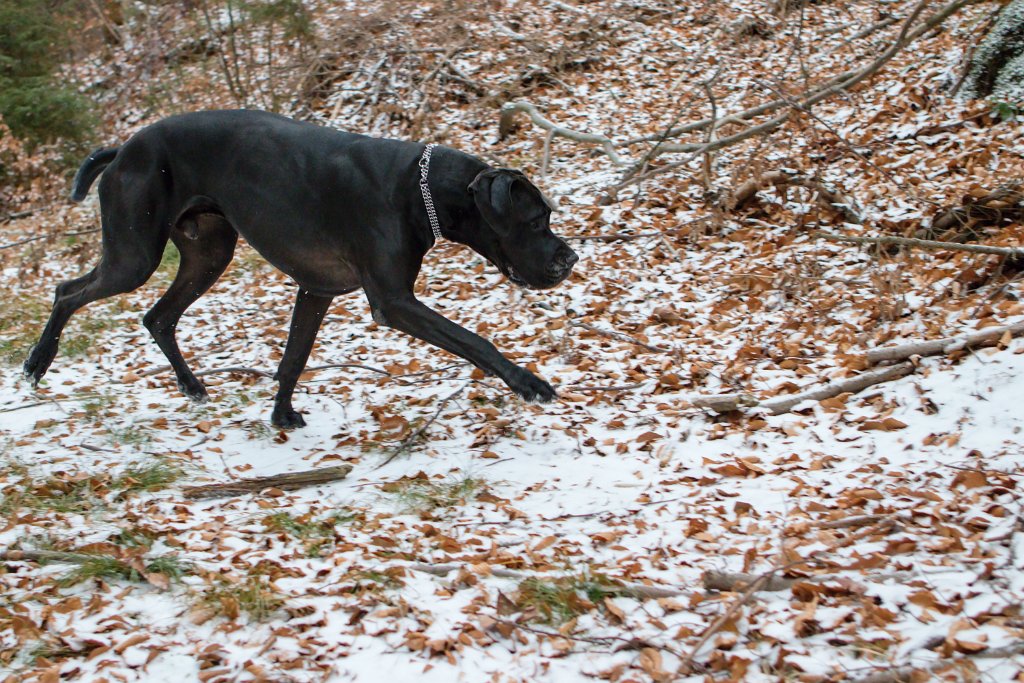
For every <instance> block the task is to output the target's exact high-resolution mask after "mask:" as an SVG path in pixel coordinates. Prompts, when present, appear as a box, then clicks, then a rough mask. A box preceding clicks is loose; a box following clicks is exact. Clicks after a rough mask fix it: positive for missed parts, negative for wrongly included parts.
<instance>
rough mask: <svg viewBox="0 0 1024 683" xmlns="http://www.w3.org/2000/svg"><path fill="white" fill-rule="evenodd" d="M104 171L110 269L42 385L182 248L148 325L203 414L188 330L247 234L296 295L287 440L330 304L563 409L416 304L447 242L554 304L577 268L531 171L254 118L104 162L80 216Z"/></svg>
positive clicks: (48, 340) (67, 293)
mask: <svg viewBox="0 0 1024 683" xmlns="http://www.w3.org/2000/svg"><path fill="white" fill-rule="evenodd" d="M104 168H106V173H104V174H103V178H102V179H101V180H100V186H99V197H100V209H101V213H102V223H103V255H102V257H101V259H100V262H99V265H97V266H96V267H95V268H94V269H93V270H92V271H91V272H90V273H88V274H86V275H84V276H82V277H80V278H77V279H74V280H69V281H67V282H64V283H61V284H60V285H59V286H58V287H57V292H56V297H55V300H54V305H53V310H52V312H51V313H50V319H49V321H48V322H47V323H46V327H45V329H44V330H43V333H42V336H41V337H40V340H39V343H38V344H37V345H36V346H35V347H34V348H33V349H32V353H31V354H30V355H29V358H28V360H26V361H25V373H26V375H27V376H28V377H29V378H30V379H31V380H32V381H33V383H38V382H39V380H40V378H42V376H43V374H44V373H46V370H47V368H49V366H50V363H52V362H53V359H54V356H55V355H56V353H57V344H58V342H59V340H60V335H61V331H62V330H63V329H64V326H65V325H66V324H67V322H68V319H69V318H70V317H71V316H72V314H74V312H75V311H77V310H78V309H79V308H81V307H82V306H85V305H86V304H88V303H91V302H93V301H97V300H99V299H103V298H105V297H109V296H113V295H115V294H120V293H123V292H129V291H132V290H134V289H136V288H137V287H140V286H141V285H142V284H143V283H145V282H146V280H148V279H149V277H150V275H152V274H153V271H154V270H155V269H156V267H157V265H158V264H159V263H160V258H161V255H162V253H163V250H164V245H165V244H166V242H167V240H168V238H170V239H171V240H172V241H173V242H174V244H175V245H177V247H178V250H179V251H180V252H181V265H180V266H179V268H178V273H177V276H176V277H175V278H174V282H173V283H172V284H171V286H170V288H169V289H168V290H167V292H166V293H165V294H164V295H163V297H162V298H161V299H160V300H159V301H158V302H157V303H156V305H155V306H153V308H152V309H151V310H150V311H149V312H148V313H147V314H146V316H145V318H144V319H143V322H144V324H145V326H146V327H147V328H148V329H149V331H150V333H152V335H153V337H154V338H155V339H156V342H157V344H159V346H160V348H161V350H163V352H164V354H165V355H166V356H167V360H169V361H170V363H171V366H172V367H173V368H174V372H175V374H176V375H177V378H178V386H179V388H180V389H181V391H182V392H183V393H185V394H186V395H187V396H189V397H190V398H192V399H195V400H198V401H202V400H205V398H206V396H207V394H206V388H205V387H204V386H203V383H202V382H201V381H199V379H197V378H196V376H195V375H194V374H192V371H191V370H190V369H189V367H188V365H187V364H186V363H185V359H184V358H183V357H182V355H181V352H180V351H179V350H178V345H177V342H176V341H175V338H174V332H175V327H176V326H177V324H178V319H179V318H180V317H181V314H182V313H183V312H184V311H185V309H186V308H188V307H189V306H190V305H191V304H192V303H193V302H194V301H196V299H198V298H199V297H200V296H201V295H202V294H203V292H205V291H206V290H207V289H209V288H210V287H211V286H212V285H213V283H214V282H216V281H217V279H218V278H219V277H220V275H221V274H222V273H223V272H224V269H225V268H227V265H228V263H230V262H231V257H232V255H233V254H234V249H235V242H236V241H237V239H238V235H239V234H240V235H242V236H243V237H245V239H246V240H248V242H249V244H251V245H252V246H253V247H254V248H255V249H256V250H257V251H258V252H259V253H260V254H262V255H263V257H264V258H266V259H267V260H268V261H269V262H270V263H272V264H273V265H274V266H276V267H277V268H279V269H281V270H282V271H284V272H285V273H287V274H288V275H289V276H291V277H292V278H293V279H294V280H295V281H296V282H297V283H298V285H299V291H298V298H297V300H296V302H295V310H294V312H293V314H292V322H291V329H290V332H289V336H288V343H287V345H286V346H285V351H284V357H283V358H282V359H281V364H280V366H279V367H278V370H277V375H276V378H277V380H278V382H279V383H280V386H279V388H278V391H277V396H276V398H275V402H274V413H273V418H272V420H273V423H274V424H275V425H277V426H279V427H300V426H303V425H304V424H305V421H304V420H303V419H302V416H301V415H299V413H297V412H296V411H295V410H294V409H293V408H292V392H293V390H294V389H295V383H296V381H297V380H298V377H299V374H300V373H301V372H302V369H303V367H304V366H305V364H306V359H307V358H308V357H309V352H310V350H311V349H312V347H313V342H314V339H315V338H316V333H317V330H318V329H319V327H320V322H321V321H322V320H323V317H324V315H325V314H326V312H327V309H328V307H329V306H330V304H331V300H332V299H333V298H334V297H335V296H337V295H339V294H346V293H348V292H353V291H355V290H357V289H359V288H362V289H363V291H365V292H366V298H367V299H368V300H369V302H370V307H371V309H372V311H373V318H374V320H375V321H377V322H378V323H380V324H383V325H388V326H390V327H393V328H395V329H398V330H402V331H403V332H407V333H409V334H411V335H413V336H416V337H419V338H420V339H423V340H425V341H427V342H430V343H432V344H435V345H437V346H440V347H441V348H443V349H446V350H447V351H450V352H452V353H454V354H457V355H459V356H462V357H463V358H465V359H466V360H468V361H470V362H472V363H473V364H474V365H476V366H477V367H479V368H480V369H482V370H484V371H485V372H487V373H488V374H492V375H496V376H498V377H499V378H501V379H502V380H503V381H504V382H505V384H507V385H508V386H509V388H511V389H512V391H514V392H515V393H517V394H518V395H519V396H521V397H523V398H524V399H526V400H529V401H550V400H552V399H554V398H555V396H556V394H555V391H554V389H553V388H552V387H551V385H549V384H548V383H547V382H545V381H543V380H542V379H540V378H539V377H537V376H535V375H533V374H532V373H530V372H529V371H527V370H525V369H523V368H521V367H519V366H518V365H515V364H514V363H512V362H511V361H509V360H508V359H507V358H505V357H504V356H502V355H501V353H499V352H498V350H497V349H496V348H494V346H493V345H492V344H490V343H489V342H487V341H485V340H484V339H482V338H480V337H479V336H477V335H475V334H473V333H472V332H469V331H468V330H465V329H463V328H462V327H460V326H458V325H456V324H455V323H453V322H451V321H449V320H448V319H447V318H444V317H443V316H441V315H439V314H438V313H435V312H434V311H432V310H430V309H429V308H427V307H426V306H424V305H423V304H422V303H420V302H419V301H418V300H417V299H416V298H415V297H414V296H413V283H414V282H415V280H416V275H417V273H418V272H419V269H420V265H421V262H422V259H423V256H424V254H426V253H427V251H428V250H429V249H430V247H431V246H432V245H433V244H434V241H435V234H438V232H439V234H441V235H443V236H444V237H446V238H448V239H450V240H453V241H455V242H460V243H462V244H465V245H467V246H469V247H470V248H471V249H473V250H474V251H476V252H477V253H478V254H480V255H481V256H483V257H484V258H486V259H487V260H488V261H490V262H491V263H493V264H494V265H495V266H497V267H498V269H499V270H500V271H501V272H502V273H503V274H504V275H505V276H506V277H508V278H509V279H510V280H511V281H512V282H514V283H516V284H517V285H520V286H523V287H530V288H538V289H543V288H548V287H553V286H555V285H557V284H558V283H560V282H561V281H563V280H564V279H565V278H566V277H568V275H569V273H570V272H571V271H572V266H573V264H574V263H575V262H576V261H577V260H578V257H577V256H576V254H575V253H574V252H573V251H572V249H570V248H569V246H568V245H567V244H566V243H565V242H564V241H563V240H561V239H560V238H558V237H556V236H555V235H554V233H552V232H551V229H550V227H549V225H548V223H549V217H550V213H551V211H550V209H549V208H548V206H547V204H546V202H545V201H544V198H543V196H542V195H541V193H540V191H539V190H537V188H536V187H535V186H534V185H533V184H531V183H530V182H529V181H528V180H527V179H526V178H525V177H524V176H523V175H522V174H521V173H519V172H518V171H514V170H510V169H503V168H490V167H489V166H488V165H487V164H485V163H483V162H482V161H480V160H479V159H477V158H475V157H472V156H470V155H468V154H464V153H462V152H458V151H455V150H453V149H450V148H447V147H436V148H434V147H433V146H430V147H425V146H424V145H422V144H417V143H412V142H402V141H397V140H382V139H377V138H370V137H366V136H363V135H355V134H352V133H343V132H339V131H336V130H333V129H329V128H323V127H320V126H316V125H313V124H310V123H302V122H298V121H294V120H292V119H288V118H285V117H282V116H277V115H274V114H268V113H265V112H257V111H210V112H200V113H194V114H185V115H182V116H173V117H170V118H167V119H164V120H163V121H160V122H158V123H156V124H153V125H152V126H149V127H147V128H145V129H143V130H141V131H140V132H138V133H137V134H135V135H134V136H133V137H132V138H131V139H130V140H129V141H128V142H127V143H125V144H124V145H123V146H121V147H113V148H108V149H101V150H97V151H95V152H93V153H92V154H91V155H90V156H89V158H88V159H86V161H85V163H84V164H82V167H81V168H80V169H79V170H78V174H77V176H76V177H75V182H74V191H73V193H72V195H71V197H72V199H73V200H75V201H81V200H82V199H83V198H84V197H85V195H86V193H87V192H88V190H89V186H90V185H91V184H92V182H93V181H94V180H95V179H96V177H97V176H98V175H99V174H100V173H101V172H102V171H103V169H104ZM424 169H425V170H424ZM421 182H422V187H421ZM432 227H434V228H435V230H434V231H432ZM436 228H439V231H438V230H436Z"/></svg>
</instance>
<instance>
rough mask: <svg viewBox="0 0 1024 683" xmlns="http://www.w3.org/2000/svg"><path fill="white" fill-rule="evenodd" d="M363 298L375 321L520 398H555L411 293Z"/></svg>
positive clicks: (539, 382) (530, 375) (536, 380)
mask: <svg viewBox="0 0 1024 683" xmlns="http://www.w3.org/2000/svg"><path fill="white" fill-rule="evenodd" d="M367 298H369V300H370V308H371V309H372V310H373V319H374V320H376V321H377V322H378V323H379V324H383V325H387V326H388V327H393V328H395V329H396V330H401V331H402V332H406V333H408V334H411V335H412V336H414V337H417V338H419V339H422V340H423V341H425V342H429V343H431V344H434V345H435V346H440V347H441V348H442V349H444V350H445V351H450V352H451V353H454V354H455V355H457V356H461V357H462V358H465V359H466V360H468V361H469V362H470V363H472V364H473V365H475V366H477V367H478V368H480V369H481V370H483V371H484V372H486V373H488V374H491V375H496V376H497V377H499V378H500V379H501V380H502V381H503V382H505V384H507V385H508V386H509V388H510V389H511V390H512V391H514V392H515V393H517V394H518V395H519V396H521V397H522V398H523V399H525V400H527V401H541V402H545V403H546V402H548V401H552V400H554V399H555V398H557V397H558V394H556V393H555V390H554V389H553V388H552V386H551V385H550V384H548V383H547V382H545V381H544V380H542V379H541V378H539V377H537V376H536V375H534V374H533V373H532V372H530V371H528V370H526V369H524V368H521V367H519V366H518V365H516V364H515V363H513V362H512V361H510V360H509V359H507V358H505V356H503V355H501V353H500V352H499V351H498V349H496V348H495V347H494V345H493V344H491V343H490V342H489V341H487V340H486V339H484V338H482V337H480V336H478V335H476V334H473V333H472V332H470V331H469V330H467V329H465V328H463V327H460V326H459V325H456V324H455V323H453V322H452V321H451V320H448V319H447V318H445V317H444V316H443V315H441V314H439V313H436V312H435V311H432V310H430V309H429V308H427V307H426V306H425V305H423V304H422V303H420V302H419V301H418V300H417V299H416V298H415V297H414V296H413V295H412V294H411V293H410V294H404V295H397V296H374V295H373V294H371V292H370V291H369V290H368V291H367Z"/></svg>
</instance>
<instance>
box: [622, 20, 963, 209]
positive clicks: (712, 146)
mask: <svg viewBox="0 0 1024 683" xmlns="http://www.w3.org/2000/svg"><path fill="white" fill-rule="evenodd" d="M929 1H930V0H921V1H920V2H919V3H918V4H917V5H916V6H915V7H914V9H913V11H912V12H911V13H910V16H908V17H907V19H906V21H904V22H903V26H902V28H901V29H900V32H899V35H898V36H897V37H896V39H895V40H893V41H892V43H891V44H890V45H889V47H888V48H886V50H885V51H883V52H882V54H880V55H879V56H878V57H876V58H875V59H874V60H873V61H872V62H871V63H869V64H867V65H866V66H864V67H862V68H860V69H856V70H853V71H846V72H844V73H842V74H839V75H838V76H836V77H834V78H832V79H831V80H829V81H828V82H826V83H825V84H824V85H822V86H819V87H818V88H815V89H812V90H809V91H807V92H805V93H803V94H802V95H798V96H796V97H792V98H780V99H778V100H773V101H771V102H766V103H764V104H762V105H759V106H757V107H753V108H751V109H748V110H746V111H743V112H740V113H738V114H734V115H731V116H725V117H723V118H721V119H719V120H717V121H715V120H713V119H705V120H702V121H699V122H695V123H694V124H690V125H689V126H682V127H680V128H677V129H674V130H672V131H670V132H671V133H676V134H682V133H686V132H692V131H696V130H704V129H705V128H707V127H708V126H715V127H716V128H721V127H722V126H725V125H726V124H729V123H736V122H743V121H745V120H746V119H749V118H752V117H754V116H756V115H758V114H764V113H767V112H770V111H775V110H776V109H780V108H782V107H789V109H788V110H787V111H784V112H782V113H781V114H779V115H778V116H775V117H774V118H771V119H768V120H767V121H764V122H762V123H759V124H756V125H753V126H750V127H748V128H745V129H743V130H741V131H738V132H736V133H733V134H732V135H728V136H725V137H722V138H718V139H717V140H714V141H711V142H694V143H679V144H668V143H665V144H660V145H659V147H658V152H659V153H689V154H690V156H688V157H687V158H686V159H684V160H682V161H676V162H672V163H669V164H665V165H663V166H659V167H657V168H653V169H651V170H649V171H646V172H645V173H640V174H637V175H632V176H629V177H627V178H625V179H624V180H622V182H620V183H618V184H617V185H614V186H611V187H609V188H608V189H607V190H606V191H605V195H606V197H607V198H608V202H610V201H613V200H614V198H615V197H617V196H618V192H619V191H621V190H623V189H624V188H626V187H628V186H630V185H634V184H636V183H639V182H642V181H644V180H647V179H649V178H651V177H653V176H656V175H659V174H662V173H667V172H668V171H671V170H674V169H676V168H680V167H682V166H685V165H687V164H689V163H690V162H691V161H692V160H693V159H694V158H696V157H697V156H699V155H701V154H707V153H708V152H714V151H717V150H720V149H724V148H726V147H731V146H733V145H736V144H739V143H741V142H744V141H746V140H749V139H750V138H753V137H759V136H764V135H768V134H769V133H772V132H773V131H775V130H777V129H778V128H780V127H781V126H782V125H783V124H785V123H786V122H787V121H789V119H790V116H791V115H792V112H793V111H794V110H807V109H809V108H810V107H811V106H813V105H815V104H817V103H818V102H821V101H823V100H826V99H828V98H829V97H831V96H833V95H836V94H839V93H842V92H847V91H849V90H850V88H852V87H853V86H855V85H857V84H859V83H860V82H862V81H864V80H865V79H867V78H869V77H871V76H873V75H874V74H876V73H878V71H879V70H881V68H882V67H883V66H885V65H886V64H887V63H888V62H889V61H890V60H892V58H893V57H895V56H896V55H897V54H899V53H900V52H901V51H902V50H903V48H905V47H907V46H908V45H909V44H911V43H912V42H914V41H915V40H917V39H918V38H920V37H921V36H923V35H925V34H926V33H928V32H929V31H931V30H933V29H935V28H936V27H937V26H939V25H941V24H942V23H943V22H944V21H945V20H946V19H948V18H949V17H950V16H952V15H953V14H955V13H956V12H958V11H959V10H961V9H963V8H964V7H966V6H967V5H970V4H973V3H976V2H980V0H953V2H950V3H948V4H946V5H944V6H943V7H942V8H941V9H939V10H938V11H937V12H935V13H934V14H932V15H931V16H929V17H928V18H927V19H925V20H924V21H923V22H921V24H920V25H918V26H917V27H916V28H914V29H913V30H911V25H913V23H914V22H915V21H916V20H917V19H918V17H919V16H920V15H921V13H922V12H923V11H924V8H925V6H926V5H927V4H928V2H929Z"/></svg>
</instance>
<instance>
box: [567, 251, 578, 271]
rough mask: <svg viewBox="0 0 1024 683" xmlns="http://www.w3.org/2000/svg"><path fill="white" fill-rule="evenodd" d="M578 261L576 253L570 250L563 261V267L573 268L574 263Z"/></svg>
mask: <svg viewBox="0 0 1024 683" xmlns="http://www.w3.org/2000/svg"><path fill="white" fill-rule="evenodd" d="M579 260H580V257H579V256H578V255H577V254H576V252H575V251H573V250H571V249H570V250H569V255H568V256H567V257H566V259H565V267H566V268H572V267H573V266H575V265H576V262H577V261H579Z"/></svg>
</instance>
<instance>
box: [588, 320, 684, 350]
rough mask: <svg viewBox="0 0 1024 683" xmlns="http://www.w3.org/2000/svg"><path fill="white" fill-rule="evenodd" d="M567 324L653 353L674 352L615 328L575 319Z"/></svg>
mask: <svg viewBox="0 0 1024 683" xmlns="http://www.w3.org/2000/svg"><path fill="white" fill-rule="evenodd" d="M569 324H570V325H572V326H573V327H581V328H583V329H584V330H589V331H591V332H593V333H594V334H599V335H601V336H602V337H608V338H610V339H617V340H619V341H624V342H628V343H630V344H635V345H636V346H639V347H641V348H644V349H647V350H648V351H653V352H654V353H675V350H674V349H669V348H665V347H664V346H655V345H653V344H648V343H647V342H642V341H640V340H639V339H636V338H635V337H630V336H629V335H628V334H623V333H622V332H616V331H615V330H604V329H601V328H600V327H597V326H595V325H591V324H590V323H584V322H579V321H577V320H570V321H569Z"/></svg>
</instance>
